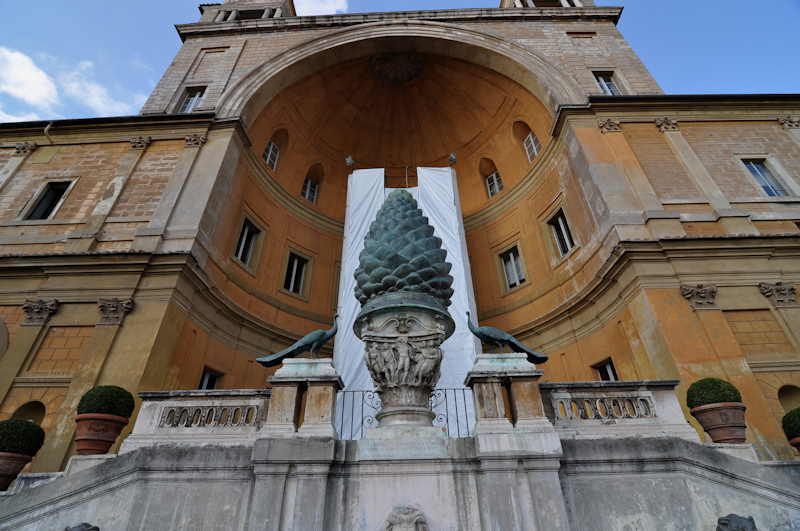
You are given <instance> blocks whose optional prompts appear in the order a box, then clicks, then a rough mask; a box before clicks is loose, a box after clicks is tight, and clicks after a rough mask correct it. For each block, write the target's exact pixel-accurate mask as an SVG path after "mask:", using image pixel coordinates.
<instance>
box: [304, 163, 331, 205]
mask: <svg viewBox="0 0 800 531" xmlns="http://www.w3.org/2000/svg"><path fill="white" fill-rule="evenodd" d="M324 177H325V169H324V168H323V167H322V164H320V163H318V162H317V163H316V164H312V165H311V167H310V168H309V169H308V171H307V172H306V176H305V178H304V179H303V187H302V188H301V190H300V195H301V196H303V198H304V199H305V200H306V201H309V202H311V203H316V202H317V200H318V199H319V193H320V187H321V185H322V179H323V178H324Z"/></svg>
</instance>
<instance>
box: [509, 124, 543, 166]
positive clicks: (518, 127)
mask: <svg viewBox="0 0 800 531" xmlns="http://www.w3.org/2000/svg"><path fill="white" fill-rule="evenodd" d="M511 131H512V133H513V134H514V138H515V139H516V141H517V142H518V143H519V147H520V149H522V151H523V152H524V153H525V156H526V157H527V158H528V162H533V159H535V158H536V156H537V155H538V154H539V152H540V151H541V150H542V143H541V141H540V140H539V137H537V136H536V133H534V132H533V130H532V129H531V128H530V126H529V125H528V124H527V123H525V122H523V121H522V120H517V121H516V122H514V125H512V126H511Z"/></svg>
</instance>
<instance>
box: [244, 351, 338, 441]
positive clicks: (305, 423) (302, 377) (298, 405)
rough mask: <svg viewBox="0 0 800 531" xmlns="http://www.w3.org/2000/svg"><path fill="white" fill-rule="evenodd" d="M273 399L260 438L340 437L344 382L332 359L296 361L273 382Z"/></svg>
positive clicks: (289, 362) (286, 365)
mask: <svg viewBox="0 0 800 531" xmlns="http://www.w3.org/2000/svg"><path fill="white" fill-rule="evenodd" d="M269 383H270V384H271V385H272V398H271V399H270V407H269V410H268V412H267V420H266V422H265V423H264V427H263V428H262V429H261V430H260V432H259V436H265V437H337V434H336V429H335V428H334V426H333V417H334V406H335V403H336V391H338V390H339V389H341V388H342V387H343V386H342V379H341V378H340V377H339V375H338V373H337V372H336V369H334V367H333V360H331V359H330V358H321V359H308V358H293V359H286V360H284V361H283V366H282V367H281V368H280V369H278V371H277V372H276V373H275V375H274V376H272V377H271V378H270V379H269Z"/></svg>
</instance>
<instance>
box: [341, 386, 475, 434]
mask: <svg viewBox="0 0 800 531" xmlns="http://www.w3.org/2000/svg"><path fill="white" fill-rule="evenodd" d="M429 403H430V405H431V409H432V410H433V412H434V413H436V418H435V419H434V421H433V425H434V426H439V427H442V428H446V430H447V436H448V437H469V436H470V435H472V433H473V432H474V429H475V403H474V399H473V396H472V389H467V388H442V389H435V390H434V391H433V393H431V398H430V402H429ZM380 410H381V399H380V397H379V396H378V393H377V392H375V391H364V390H354V391H339V393H337V395H336V414H335V417H334V426H335V427H336V432H337V433H338V434H339V438H340V439H344V440H358V439H361V438H363V437H364V434H365V433H366V430H367V429H369V428H374V427H377V426H378V421H377V419H376V418H375V415H377V414H378V412H379V411H380Z"/></svg>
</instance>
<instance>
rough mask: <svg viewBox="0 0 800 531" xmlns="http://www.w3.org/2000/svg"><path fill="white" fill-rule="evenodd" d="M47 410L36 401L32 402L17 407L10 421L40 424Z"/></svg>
mask: <svg viewBox="0 0 800 531" xmlns="http://www.w3.org/2000/svg"><path fill="white" fill-rule="evenodd" d="M46 412H47V410H46V409H45V407H44V404H42V403H41V402H39V401H38V400H32V401H30V402H26V403H24V404H22V405H21V406H19V407H18V408H17V410H16V411H14V413H13V414H12V415H11V418H12V419H20V420H29V421H31V422H33V423H34V424H39V425H41V424H42V421H43V420H44V416H45V413H46Z"/></svg>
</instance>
